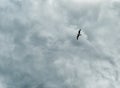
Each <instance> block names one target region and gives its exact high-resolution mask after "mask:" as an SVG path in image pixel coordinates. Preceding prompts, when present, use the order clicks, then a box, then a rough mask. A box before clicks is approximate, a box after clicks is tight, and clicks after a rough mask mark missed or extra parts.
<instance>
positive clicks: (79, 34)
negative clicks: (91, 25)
mask: <svg viewBox="0 0 120 88" xmlns="http://www.w3.org/2000/svg"><path fill="white" fill-rule="evenodd" d="M80 32H81V29H80V30H79V31H78V34H77V40H78V38H79V36H81V34H80Z"/></svg>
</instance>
